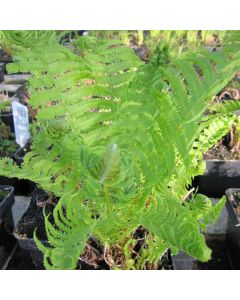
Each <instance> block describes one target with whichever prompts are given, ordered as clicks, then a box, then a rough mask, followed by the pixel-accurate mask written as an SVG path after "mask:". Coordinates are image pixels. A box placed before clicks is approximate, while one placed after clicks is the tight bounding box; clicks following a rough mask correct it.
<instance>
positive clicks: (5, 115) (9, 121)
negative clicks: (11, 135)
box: [0, 111, 14, 132]
mask: <svg viewBox="0 0 240 300" xmlns="http://www.w3.org/2000/svg"><path fill="white" fill-rule="evenodd" d="M0 118H1V120H2V121H3V123H5V124H6V125H7V126H9V127H10V128H11V131H12V132H14V122H13V114H12V111H2V112H1V115H0Z"/></svg>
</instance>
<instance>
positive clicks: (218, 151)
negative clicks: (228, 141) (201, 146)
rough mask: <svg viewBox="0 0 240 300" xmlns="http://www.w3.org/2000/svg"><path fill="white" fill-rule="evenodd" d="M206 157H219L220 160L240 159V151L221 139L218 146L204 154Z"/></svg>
mask: <svg viewBox="0 0 240 300" xmlns="http://www.w3.org/2000/svg"><path fill="white" fill-rule="evenodd" d="M203 158H204V159H206V160H207V159H209V160H211V159H219V160H239V159H240V152H238V151H237V149H235V148H232V149H231V148H230V147H228V146H226V145H224V143H223V141H222V140H221V141H219V142H218V143H217V145H216V146H214V147H212V148H211V149H210V150H208V152H207V153H206V154H204V156H203Z"/></svg>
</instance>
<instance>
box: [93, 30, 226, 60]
mask: <svg viewBox="0 0 240 300" xmlns="http://www.w3.org/2000/svg"><path fill="white" fill-rule="evenodd" d="M225 32H226V31H217V30H132V31H131V30H128V31H127V30H118V31H117V30H116V31H108V30H107V31H103V30H93V31H89V34H90V35H91V36H95V37H98V38H99V39H108V38H110V39H119V40H121V41H122V42H123V44H125V45H128V46H130V47H141V46H143V45H145V46H146V51H147V55H148V57H149V58H151V57H152V55H153V53H154V51H155V49H156V48H157V47H158V44H160V43H162V42H164V43H166V44H168V45H169V49H170V55H171V56H172V57H176V56H178V55H180V54H181V53H183V52H185V51H187V50H197V49H200V47H206V48H209V49H212V48H214V47H215V46H217V45H218V44H221V42H222V40H223V38H224V35H225Z"/></svg>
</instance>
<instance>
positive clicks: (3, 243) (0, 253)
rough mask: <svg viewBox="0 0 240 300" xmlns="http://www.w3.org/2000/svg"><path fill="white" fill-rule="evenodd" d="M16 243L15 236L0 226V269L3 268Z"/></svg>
mask: <svg viewBox="0 0 240 300" xmlns="http://www.w3.org/2000/svg"><path fill="white" fill-rule="evenodd" d="M15 245H16V240H15V238H14V237H13V236H12V235H10V234H9V233H7V232H6V231H5V230H4V228H3V226H2V227H0V270H1V269H3V268H5V265H6V262H7V260H8V257H9V255H10V254H11V252H12V251H13V249H14V247H15Z"/></svg>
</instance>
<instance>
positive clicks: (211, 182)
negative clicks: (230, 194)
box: [192, 159, 240, 198]
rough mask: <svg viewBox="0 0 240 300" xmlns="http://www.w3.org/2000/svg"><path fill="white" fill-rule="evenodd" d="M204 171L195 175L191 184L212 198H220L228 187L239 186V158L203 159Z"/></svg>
mask: <svg viewBox="0 0 240 300" xmlns="http://www.w3.org/2000/svg"><path fill="white" fill-rule="evenodd" d="M205 162H206V172H205V174H203V175H200V176H196V177H195V178H194V180H193V183H192V186H193V187H195V188H198V192H199V193H201V194H204V195H206V196H208V197H212V198H220V197H222V196H223V195H225V191H226V190H227V189H229V188H240V160H218V159H213V160H205Z"/></svg>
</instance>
